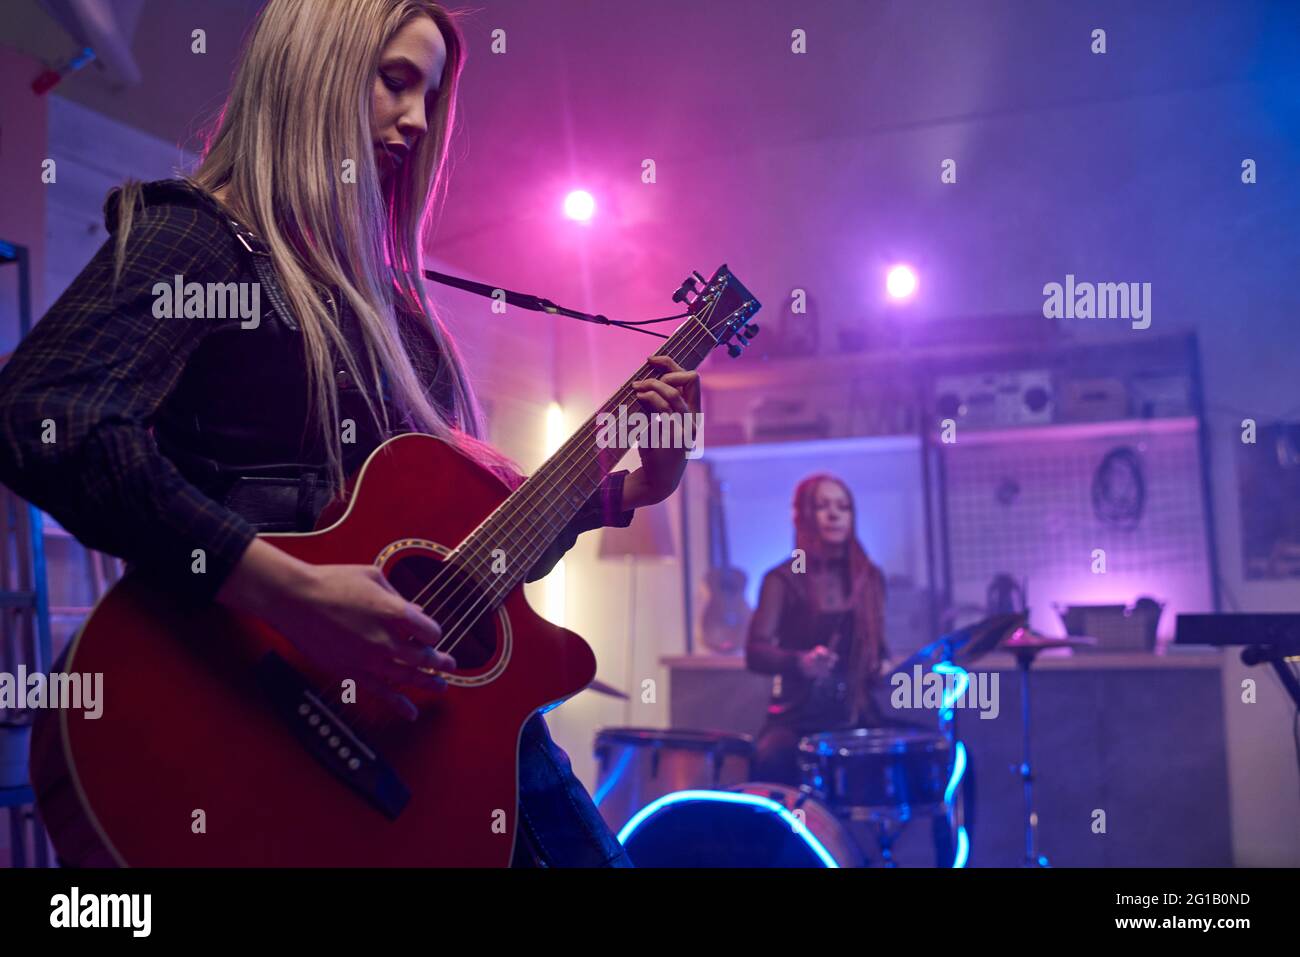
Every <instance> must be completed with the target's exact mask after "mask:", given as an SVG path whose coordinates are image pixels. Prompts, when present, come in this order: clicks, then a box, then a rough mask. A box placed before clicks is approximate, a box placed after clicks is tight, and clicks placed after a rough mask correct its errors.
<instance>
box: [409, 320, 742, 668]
mask: <svg viewBox="0 0 1300 957" xmlns="http://www.w3.org/2000/svg"><path fill="white" fill-rule="evenodd" d="M717 303H718V300H717V299H715V300H714V301H713V302H711V303H709V305H708V306H707V308H706V309H705V310H701V315H703V316H704V318H706V319H707V318H708V317H709V316H710V315H711V313H712V312H713V310H714V309H715V308H716V306H717ZM697 322H698V320H697ZM699 325H700V327H701V328H702V329H703V330H704V331H703V332H698V331H697V332H695V333H694V335H688V336H686V337H685V338H683V340H682V342H681V345H682V346H683V347H684V348H683V349H682V350H680V351H678V350H677V349H675V347H674V344H672V343H669V344H667V348H666V350H665V352H663V353H660V354H661V355H669V356H670V357H671V358H673V359H674V360H676V359H677V358H678V356H676V355H673V354H672V353H673V352H674V351H678V354H679V355H685V354H689V353H690V352H691V351H693V350H694V349H695V347H696V346H698V345H699V344H700V343H702V342H704V341H706V340H707V339H713V340H714V344H715V346H716V345H717V344H720V342H721V340H719V339H717V338H716V337H715V336H714V335H713V333H712V332H711V331H709V329H708V327H707V326H704V325H703V324H702V323H700V324H699ZM642 368H643V369H647V370H651V371H653V370H654V369H655V367H653V366H649V365H648V364H647V365H645V366H643V367H642ZM638 378H644V376H639V377H638ZM629 381H635V379H633V380H629ZM624 393H630V394H629V395H627V396H626V397H624ZM635 397H636V392H635V390H632V389H631V388H630V386H629V385H628V384H627V383H625V384H624V385H623V386H622V387H620V389H619V390H618V391H617V392H616V393H615V394H614V397H613V398H614V400H615V401H614V404H615V406H621V405H623V404H624V402H625V401H628V400H630V399H634V398H635ZM594 418H595V417H594V416H592V417H589V419H588V421H587V422H586V423H584V424H583V428H582V429H581V430H579V434H581V433H582V432H584V431H586V427H587V424H588V423H592V424H594ZM567 458H568V460H569V461H567V462H566V460H565V459H564V458H562V459H560V460H558V461H557V463H556V466H557V467H559V468H563V469H564V471H563V473H562V474H561V475H559V476H556V477H555V478H549V479H548V483H542V484H539V485H538V487H537V488H536V489H535V490H526V492H525V495H524V496H523V497H521V498H520V499H519V501H518V502H517V503H515V504H516V506H522V505H524V503H525V500H528V499H530V497H531V498H533V499H535V498H536V497H538V496H540V495H543V494H549V495H553V494H554V493H555V492H556V491H558V490H559V489H560V488H561V487H562V486H563V487H564V489H565V491H566V492H567V491H568V490H569V489H571V488H573V487H574V479H575V475H576V476H578V477H580V476H581V475H582V474H585V469H584V467H583V464H582V462H583V460H584V459H585V456H584V455H582V454H581V447H577V448H573V449H571V450H570V451H569V452H568V453H567ZM525 484H527V483H525ZM543 486H545V487H543ZM531 492H536V493H537V494H536V495H530V493H531ZM507 502H509V498H507V499H506V500H505V501H503V502H502V503H501V505H499V506H498V509H497V510H499V509H500V508H502V507H503V506H504V505H505V504H506V503H507ZM497 510H494V512H493V514H495V513H496V511H497ZM491 517H492V515H489V516H488V518H487V519H485V520H484V522H482V523H480V526H479V527H480V528H482V527H483V525H484V524H486V522H487V521H488V520H490V519H491ZM561 528H562V526H561ZM477 530H478V529H475V531H477ZM560 530H561V529H560V528H552V527H550V525H549V523H547V525H546V527H539V526H532V527H531V528H529V529H528V531H527V533H526V536H527V537H526V538H525V540H524V541H522V542H511V543H510V544H511V545H512V547H516V546H517V547H520V548H532V547H534V546H536V545H537V544H538V543H539V542H540V541H542V540H543V537H544V536H554V535H555V534H557V533H558V532H559V531H560ZM470 534H471V536H472V535H473V533H472V532H471V533H470ZM469 537H470V536H467V539H468V538H469ZM462 545H463V543H462ZM457 551H459V549H457ZM466 554H467V555H473V548H472V547H471V550H470V552H467V553H466ZM456 557H457V556H456V552H453V553H452V554H451V555H449V556H448V558H447V560H446V561H445V562H443V563H442V566H441V567H440V568H439V572H438V574H437V575H435V576H434V578H433V579H432V580H431V581H430V582H429V583H428V584H426V585H425V586H424V588H422V589H421V590H420V592H418V593H417V594H416V596H415V598H414V599H412V600H413V601H414V602H417V603H419V604H420V605H421V607H422V608H423V609H425V610H426V611H427V610H428V609H429V606H430V605H431V604H433V603H434V601H436V600H437V599H438V598H439V597H440V596H441V595H442V593H443V592H445V591H446V588H447V586H448V585H452V586H453V588H454V586H455V584H456V582H453V581H450V580H447V581H444V582H443V587H442V588H439V589H437V590H436V591H435V592H434V593H433V594H432V595H430V596H429V597H428V598H427V599H424V600H421V599H422V596H423V595H424V593H425V592H426V591H428V590H429V589H430V588H433V587H434V586H435V585H437V584H438V582H439V578H443V579H450V578H451V572H452V571H454V569H453V568H451V566H452V565H453V563H454V562H455V559H456ZM455 564H456V567H457V568H463V569H465V570H466V571H467V572H468V573H470V575H471V577H470V578H469V582H470V583H471V584H478V585H480V586H482V587H481V589H472V588H471V592H472V593H471V595H470V601H469V605H468V607H466V606H465V605H464V603H463V602H462V604H461V605H460V606H459V607H457V608H456V609H454V610H453V611H452V612H451V613H450V615H447V616H446V617H448V618H452V617H453V616H454V621H453V623H452V624H451V625H450V626H449V627H448V628H447V629H446V630H445V631H444V633H443V636H442V638H441V639H440V640H439V642H438V645H437V646H436V647H437V649H438V650H439V651H446V652H448V653H450V652H451V651H453V650H454V649H455V648H456V646H457V645H458V644H459V643H460V642H461V641H462V640H463V639H464V638H465V637H466V636H467V635H468V634H470V631H471V626H472V625H473V624H474V623H475V622H477V621H478V619H479V618H480V617H481V615H482V613H483V611H485V610H487V608H490V607H491V605H492V604H493V603H494V602H495V601H499V600H500V599H502V598H504V597H505V596H506V595H508V594H509V590H506V591H505V592H504V594H501V595H496V594H494V592H495V590H496V588H497V586H495V585H489V584H487V583H486V582H479V581H478V580H477V578H476V577H474V573H478V572H481V571H482V570H483V568H484V567H488V566H489V563H487V562H486V560H485V559H481V558H478V557H477V556H475V557H471V559H470V561H469V563H468V564H466V563H464V562H455ZM476 566H477V567H476ZM462 581H464V580H463V579H462ZM515 584H517V583H512V584H511V589H513V588H514V586H515ZM475 592H477V594H475ZM453 596H454V590H453ZM483 605H486V606H487V607H486V608H480V607H479V606H483ZM467 620H468V623H466V622H467ZM462 625H464V626H465V630H464V632H463V633H462V634H460V635H459V636H457V635H456V633H457V631H458V630H459V629H460V628H461V627H462ZM449 640H450V641H451V644H450V646H448V647H446V648H444V645H445V644H446V642H447V641H449Z"/></svg>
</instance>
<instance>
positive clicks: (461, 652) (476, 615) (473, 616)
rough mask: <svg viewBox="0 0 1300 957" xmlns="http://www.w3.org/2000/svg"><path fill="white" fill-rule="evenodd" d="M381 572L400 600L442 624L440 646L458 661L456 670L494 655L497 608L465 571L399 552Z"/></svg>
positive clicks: (471, 667)
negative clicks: (401, 554) (415, 605)
mask: <svg viewBox="0 0 1300 957" xmlns="http://www.w3.org/2000/svg"><path fill="white" fill-rule="evenodd" d="M385 574H386V575H387V576H388V581H389V582H390V583H391V584H392V586H393V587H394V588H396V589H397V591H398V593H399V594H400V595H401V596H402V597H403V598H405V599H406V600H407V601H413V602H415V603H416V604H417V605H422V606H424V609H425V614H427V615H429V616H430V617H431V618H433V620H434V621H436V622H437V623H438V624H439V626H441V628H442V642H441V644H439V646H438V650H439V651H445V652H447V653H449V654H450V655H452V656H453V657H454V658H455V659H456V670H457V671H473V670H475V669H478V668H482V667H484V666H485V665H487V664H488V663H489V662H491V661H492V659H493V658H495V657H496V653H497V620H496V606H495V604H491V603H490V602H489V601H488V598H487V596H486V594H485V593H484V591H483V589H482V588H481V587H479V585H478V584H477V583H476V582H475V581H474V580H473V579H472V578H470V577H469V576H468V575H466V574H465V573H464V572H463V571H461V570H459V569H458V568H456V567H455V566H453V565H447V564H446V563H444V562H442V561H439V560H438V559H437V558H434V557H432V556H431V555H428V554H419V553H416V554H407V555H404V556H399V557H398V558H397V559H396V560H395V561H393V562H392V563H390V564H389V565H388V567H387V568H386V569H385Z"/></svg>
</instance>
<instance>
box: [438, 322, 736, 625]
mask: <svg viewBox="0 0 1300 957" xmlns="http://www.w3.org/2000/svg"><path fill="white" fill-rule="evenodd" d="M717 344H718V340H717V339H716V338H715V337H714V335H713V334H712V333H711V332H710V329H709V326H708V324H707V323H706V322H704V321H702V317H701V316H692V317H691V318H688V319H687V320H686V321H685V322H683V323H682V324H681V326H679V327H678V328H677V331H676V332H674V333H673V335H672V336H670V337H669V339H668V340H667V341H666V342H665V343H664V346H663V348H662V349H660V350H659V352H658V353H656V354H657V355H664V356H670V357H672V358H673V359H675V360H676V361H677V363H678V365H680V366H681V367H682V368H683V369H687V370H691V369H694V368H696V367H697V366H698V365H699V364H700V363H701V362H702V361H703V360H704V357H705V356H707V355H708V354H709V351H710V350H711V349H712V348H713V347H714V346H715V345H717ZM663 374H664V370H663V369H661V368H660V367H658V366H653V365H650V364H649V363H648V362H647V363H644V364H642V366H641V367H640V368H639V369H637V371H636V372H635V373H634V374H633V375H631V376H629V377H628V379H627V380H626V381H625V382H624V383H623V384H622V385H621V386H620V387H619V388H618V389H617V390H616V391H615V392H614V394H613V395H611V396H610V397H609V398H608V399H606V400H605V402H604V403H603V404H602V405H601V406H600V408H599V409H597V410H596V412H595V413H593V414H592V415H591V416H590V417H589V418H588V419H587V420H586V422H584V423H583V424H582V426H581V427H579V429H578V430H577V431H576V432H575V433H574V434H573V435H572V436H571V437H570V438H569V439H568V441H566V442H565V443H564V444H563V445H562V446H560V448H559V449H558V450H557V451H556V452H555V454H554V455H552V456H551V457H550V458H549V459H547V460H546V461H545V462H544V463H543V464H542V466H541V467H540V468H539V469H538V470H537V471H536V472H534V473H533V474H532V476H531V477H529V479H528V480H527V481H526V482H524V484H523V485H521V486H520V487H519V488H518V489H516V490H515V492H514V493H513V494H511V495H510V497H509V498H507V499H506V500H505V501H504V502H502V503H501V505H500V506H498V507H497V509H496V511H494V512H493V513H492V514H491V515H489V516H488V517H487V518H486V519H485V520H484V521H483V523H482V524H481V525H479V527H478V528H476V529H475V530H474V531H473V532H471V533H470V534H469V536H467V537H466V539H465V541H464V542H462V543H461V545H460V547H458V548H457V549H456V552H455V554H454V555H453V560H456V561H460V562H463V563H464V564H465V565H466V566H467V567H469V568H485V567H492V566H493V553H494V550H495V549H501V550H502V552H503V553H504V555H505V569H506V570H505V571H503V572H502V573H500V574H498V575H495V576H493V577H494V578H495V579H496V580H494V581H491V582H486V583H485V584H486V586H487V587H489V588H491V589H492V590H494V591H496V592H498V594H497V596H496V597H497V600H502V599H504V598H505V596H506V595H507V594H509V592H510V591H511V590H512V589H513V588H514V587H515V586H516V585H518V584H519V583H520V582H522V581H523V580H524V576H525V575H527V573H528V570H529V569H531V568H532V567H533V565H534V564H536V562H537V560H538V559H539V558H540V557H541V556H542V554H543V553H544V552H545V551H546V550H547V549H548V548H549V547H550V545H551V543H552V542H553V541H554V540H555V537H556V536H557V535H558V534H559V533H560V531H561V530H562V529H563V528H564V527H565V526H566V525H568V524H569V522H570V521H572V519H573V517H574V516H575V515H577V514H578V512H579V511H580V510H581V508H582V506H583V505H584V504H585V503H586V502H587V500H588V499H589V498H591V496H592V495H593V494H594V493H595V492H596V490H597V489H598V488H599V487H600V483H601V481H602V480H603V479H604V478H605V476H606V475H608V474H609V473H610V472H611V471H612V470H613V469H614V466H616V465H617V464H618V463H619V460H621V459H622V458H623V456H624V455H625V454H626V453H627V451H628V449H627V448H623V447H620V446H619V444H618V443H614V445H612V446H610V445H604V446H603V443H602V442H601V441H600V434H601V431H602V430H601V428H600V424H601V423H602V422H605V421H609V420H607V419H606V418H605V416H607V415H612V416H614V419H615V420H618V419H619V418H620V412H621V413H622V414H623V415H630V414H631V413H632V412H634V411H636V409H635V408H634V406H635V404H636V390H635V389H633V388H632V383H633V382H635V381H638V380H641V379H649V378H658V377H660V376H662V375H663ZM605 431H606V434H608V430H605ZM496 567H500V566H499V565H497V566H496Z"/></svg>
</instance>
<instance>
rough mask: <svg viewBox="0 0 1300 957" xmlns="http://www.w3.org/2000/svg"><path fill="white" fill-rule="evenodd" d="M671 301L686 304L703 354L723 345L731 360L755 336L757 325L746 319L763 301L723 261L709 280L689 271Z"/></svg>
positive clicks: (748, 318)
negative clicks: (696, 330)
mask: <svg viewBox="0 0 1300 957" xmlns="http://www.w3.org/2000/svg"><path fill="white" fill-rule="evenodd" d="M673 302H682V303H685V304H686V308H687V310H688V311H689V313H690V316H691V319H690V320H688V324H690V323H693V324H694V325H695V327H696V328H697V329H698V331H699V335H700V337H701V340H702V345H703V346H705V347H706V348H704V349H703V350H702V352H703V354H707V353H708V352H709V351H710V350H711V349H713V347H714V346H721V345H725V346H726V347H727V354H728V355H730V356H731V357H732V358H733V359H734V358H736V357H737V356H739V355H740V353H741V351H742V350H743V348H744V347H745V346H747V345H749V340H751V339H753V338H754V336H756V335H758V324H757V323H753V322H750V321H749V320H750V319H752V318H753V316H754V314H755V313H756V312H758V310H759V309H761V308H762V303H760V302H759V301H758V300H757V299H755V298H754V296H753V294H752V293H750V291H749V290H748V289H746V288H745V286H744V284H743V283H741V281H740V280H739V279H737V278H736V277H735V275H734V274H733V273H732V271H731V270H730V269H728V268H727V265H726V263H723V264H722V265H721V266H719V267H718V270H717V272H715V273H714V274H713V278H712V279H708V280H706V279H705V278H704V277H703V276H701V275H700V274H699V273H698V272H693V273H691V275H689V276H687V277H686V279H685V280H683V281H682V284H681V286H680V287H679V288H678V289H677V291H676V292H675V293H673ZM702 357H703V355H701V358H702Z"/></svg>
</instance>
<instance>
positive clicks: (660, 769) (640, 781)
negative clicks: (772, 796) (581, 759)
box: [592, 728, 754, 833]
mask: <svg viewBox="0 0 1300 957" xmlns="http://www.w3.org/2000/svg"><path fill="white" fill-rule="evenodd" d="M753 753H754V742H753V739H751V738H750V737H749V735H745V734H729V733H726V732H718V731H673V730H656V729H652V728H605V729H604V730H602V731H598V732H597V733H596V748H595V754H596V760H597V761H598V762H599V771H598V775H597V778H596V790H595V792H594V793H593V794H592V799H593V800H594V801H595V802H596V806H597V807H598V808H600V813H601V816H602V817H604V818H605V823H607V824H608V825H609V826H610V828H611V829H612V830H613V831H614V832H615V833H617V832H618V830H619V829H620V828H621V827H622V826H623V825H624V824H626V823H627V822H628V821H629V820H631V819H632V815H633V814H635V813H636V812H637V811H639V810H641V809H642V808H643V807H645V806H646V805H648V804H649V803H650V802H651V801H653V800H655V799H656V798H660V797H663V796H664V795H665V794H669V793H671V792H672V791H685V790H689V789H691V788H711V789H718V788H725V787H728V786H730V785H732V784H740V783H741V782H743V781H746V780H748V779H749V763H750V758H751V757H752V756H753Z"/></svg>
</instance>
